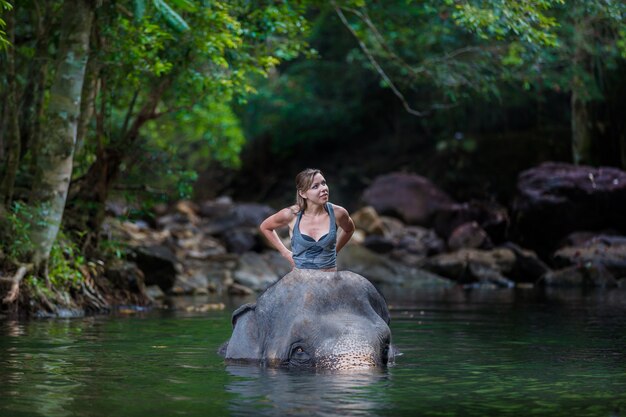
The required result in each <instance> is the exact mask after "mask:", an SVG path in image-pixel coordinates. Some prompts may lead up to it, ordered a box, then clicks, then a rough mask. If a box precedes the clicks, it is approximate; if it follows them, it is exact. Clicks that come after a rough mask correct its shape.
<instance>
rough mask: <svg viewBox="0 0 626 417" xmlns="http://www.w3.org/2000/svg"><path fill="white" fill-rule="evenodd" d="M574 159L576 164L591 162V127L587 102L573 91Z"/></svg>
mask: <svg viewBox="0 0 626 417" xmlns="http://www.w3.org/2000/svg"><path fill="white" fill-rule="evenodd" d="M571 109H572V124H571V125H572V159H573V161H574V163H575V164H576V165H581V164H590V163H591V159H592V158H591V139H592V135H591V129H590V126H589V111H588V109H587V103H586V102H585V101H584V100H582V99H581V98H580V96H579V94H578V92H577V91H576V90H573V91H572V97H571Z"/></svg>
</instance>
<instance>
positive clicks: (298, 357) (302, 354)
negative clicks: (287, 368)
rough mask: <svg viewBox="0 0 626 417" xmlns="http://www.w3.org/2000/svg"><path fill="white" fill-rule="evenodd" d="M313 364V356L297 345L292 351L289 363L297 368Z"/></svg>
mask: <svg viewBox="0 0 626 417" xmlns="http://www.w3.org/2000/svg"><path fill="white" fill-rule="evenodd" d="M310 362H311V356H310V355H309V354H308V353H307V352H306V350H305V349H304V347H303V346H301V345H296V346H294V347H293V348H292V349H291V354H290V355H289V363H290V364H292V365H295V366H307V365H308V364H309V363H310Z"/></svg>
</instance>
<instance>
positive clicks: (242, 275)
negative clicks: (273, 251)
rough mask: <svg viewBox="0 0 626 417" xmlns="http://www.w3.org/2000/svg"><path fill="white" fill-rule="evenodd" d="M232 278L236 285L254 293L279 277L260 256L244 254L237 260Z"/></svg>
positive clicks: (250, 253)
mask: <svg viewBox="0 0 626 417" xmlns="http://www.w3.org/2000/svg"><path fill="white" fill-rule="evenodd" d="M233 278H234V280H235V282H236V283H238V284H242V285H245V286H246V287H249V288H252V289H253V290H255V291H263V290H265V289H266V288H267V287H269V286H270V285H272V284H273V283H274V282H276V281H277V280H278V279H279V278H280V276H278V274H277V273H276V272H275V271H273V270H272V268H270V266H269V265H268V264H267V262H266V261H265V259H264V258H263V256H262V255H260V254H258V253H255V252H246V253H244V254H242V255H241V257H240V258H239V264H238V265H237V269H235V272H234V274H233Z"/></svg>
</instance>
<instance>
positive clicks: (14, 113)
mask: <svg viewBox="0 0 626 417" xmlns="http://www.w3.org/2000/svg"><path fill="white" fill-rule="evenodd" d="M6 22H7V35H8V38H9V41H10V42H11V46H9V48H8V50H7V54H6V63H7V67H6V74H7V75H6V79H7V100H6V103H5V105H6V106H7V107H6V115H7V130H6V141H7V145H8V152H7V155H6V163H5V171H4V175H3V177H2V183H1V184H0V195H1V196H2V204H3V205H4V206H5V207H8V206H10V205H11V202H12V201H13V190H14V186H15V177H16V176H17V169H18V167H19V162H20V152H21V149H20V148H21V146H20V123H19V103H18V94H17V78H16V76H15V49H14V45H15V11H14V10H11V11H9V13H8V14H7V20H6Z"/></svg>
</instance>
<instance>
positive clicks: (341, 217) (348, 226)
mask: <svg viewBox="0 0 626 417" xmlns="http://www.w3.org/2000/svg"><path fill="white" fill-rule="evenodd" d="M333 208H334V210H335V219H336V221H337V225H338V226H339V229H340V230H339V233H337V253H339V251H340V250H341V249H342V248H343V247H344V246H345V245H346V243H348V242H349V241H350V238H351V237H352V234H353V233H354V222H353V221H352V218H351V217H350V214H348V210H346V209H345V208H343V207H341V206H336V205H334V204H333Z"/></svg>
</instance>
